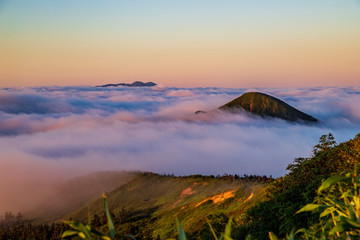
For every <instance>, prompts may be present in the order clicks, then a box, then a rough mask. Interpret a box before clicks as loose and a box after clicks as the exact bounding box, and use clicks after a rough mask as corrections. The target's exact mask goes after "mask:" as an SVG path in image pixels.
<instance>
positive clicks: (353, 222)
mask: <svg viewBox="0 0 360 240" xmlns="http://www.w3.org/2000/svg"><path fill="white" fill-rule="evenodd" d="M344 221H346V222H347V223H348V224H350V225H351V226H352V227H354V228H357V229H360V223H358V222H357V221H354V220H351V219H348V218H345V219H344Z"/></svg>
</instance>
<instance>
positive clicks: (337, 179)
mask: <svg viewBox="0 0 360 240" xmlns="http://www.w3.org/2000/svg"><path fill="white" fill-rule="evenodd" d="M349 179H350V178H349V177H342V176H332V177H329V178H327V179H326V180H325V181H323V182H322V184H321V186H320V187H319V189H318V193H321V192H322V191H324V190H326V189H328V188H330V187H331V186H333V185H334V184H336V183H338V182H341V181H344V180H349Z"/></svg>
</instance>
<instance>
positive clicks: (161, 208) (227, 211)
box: [69, 173, 271, 239]
mask: <svg viewBox="0 0 360 240" xmlns="http://www.w3.org/2000/svg"><path fill="white" fill-rule="evenodd" d="M260 178H262V177H260ZM270 180H271V179H268V178H262V179H260V181H257V180H255V178H254V179H252V180H250V179H249V178H246V179H240V178H238V177H234V176H227V177H222V178H215V177H211V176H210V177H204V176H198V175H196V176H188V177H171V176H161V175H157V174H153V173H143V174H139V175H138V176H137V177H135V178H134V179H133V180H131V181H129V182H128V183H127V184H125V185H123V186H121V187H119V188H117V189H116V190H114V191H112V192H109V193H108V194H107V195H108V203H109V208H110V209H111V211H112V212H113V214H114V215H115V222H116V226H117V227H118V232H120V233H122V234H129V233H131V234H133V235H134V236H136V237H137V238H139V239H143V238H148V237H149V236H152V237H154V238H155V237H157V236H160V237H161V239H165V238H169V237H174V236H176V227H175V223H176V219H179V220H180V221H181V222H182V223H183V227H184V229H185V231H187V232H188V233H189V236H191V235H194V236H198V235H200V234H201V231H203V229H204V226H205V225H207V223H206V217H209V218H211V216H209V215H214V214H215V215H221V216H222V217H223V219H226V221H227V218H228V217H230V216H235V218H236V221H242V219H241V216H242V214H243V213H244V212H245V211H246V209H248V208H249V207H251V206H253V205H254V204H255V203H256V202H258V201H259V200H260V199H262V198H263V195H262V193H263V191H264V188H265V185H266V183H264V182H266V181H270ZM261 181H264V182H261ZM89 214H90V216H93V219H95V218H97V216H95V214H96V215H98V216H100V217H101V216H103V214H104V208H103V203H102V200H101V199H100V198H99V199H98V200H96V201H94V202H92V203H91V204H89V205H87V206H84V207H83V208H81V209H79V210H77V211H75V212H73V213H72V214H70V215H69V217H71V218H73V219H77V220H82V221H84V220H86V219H88V216H89ZM226 221H225V223H226Z"/></svg>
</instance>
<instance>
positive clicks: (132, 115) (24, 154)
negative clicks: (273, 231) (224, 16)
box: [0, 86, 360, 211]
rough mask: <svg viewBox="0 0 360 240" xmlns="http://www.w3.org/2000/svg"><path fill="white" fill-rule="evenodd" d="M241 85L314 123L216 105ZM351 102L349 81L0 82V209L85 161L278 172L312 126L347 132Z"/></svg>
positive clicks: (84, 168)
mask: <svg viewBox="0 0 360 240" xmlns="http://www.w3.org/2000/svg"><path fill="white" fill-rule="evenodd" d="M249 91H261V92H264V93H267V94H270V95H273V96H275V97H278V98H280V99H282V100H284V101H285V102H287V103H289V104H290V105H292V106H294V107H296V108H298V109H299V110H301V111H303V112H305V113H308V114H310V115H312V116H314V117H316V118H318V119H320V120H321V121H322V124H320V125H307V126H305V125H299V124H291V123H288V122H285V121H282V120H277V119H272V120H269V119H266V120H265V119H262V118H254V117H252V116H249V115H248V114H235V115H234V114H225V113H222V112H219V111H216V110H215V109H216V108H217V107H219V106H221V105H223V104H224V103H226V102H228V101H230V100H232V99H234V98H236V97H238V96H240V95H241V94H242V93H245V92H249ZM359 103H360V88H355V87H350V88H308V89H264V88H262V89H225V88H190V89H179V88H166V87H164V86H160V87H154V88H128V87H117V88H93V87H41V88H40V87H39V88H17V89H1V90H0V156H1V159H0V169H1V174H0V192H1V193H4V194H2V195H3V196H7V197H6V199H5V198H3V199H0V205H1V206H2V208H0V211H2V210H4V209H14V208H18V206H19V204H17V202H20V201H19V199H20V196H21V194H29V192H31V191H32V192H35V193H39V192H40V191H43V189H46V187H48V186H50V185H51V184H55V183H58V182H61V181H63V180H64V179H68V178H69V177H73V176H76V175H81V174H85V173H88V172H92V171H102V170H141V171H154V172H158V173H174V174H179V175H188V174H223V173H237V174H245V173H246V174H266V175H273V176H281V175H283V174H285V173H286V171H285V169H286V166H287V165H288V164H289V163H290V162H292V160H293V159H294V158H296V157H307V156H309V155H310V154H311V150H312V147H313V146H314V145H315V144H316V143H317V141H318V139H319V137H320V136H321V135H323V134H327V133H329V132H332V133H333V134H334V136H335V138H336V140H337V141H338V142H341V141H345V140H348V139H350V138H352V137H354V136H355V135H356V134H357V133H358V130H359V129H360V128H359V127H360V108H359V107H358V104H359ZM197 110H204V111H208V113H207V114H194V112H195V111H197ZM34 186H36V187H34ZM38 196H39V195H38ZM34 202H36V200H34ZM28 207H31V201H30V203H29V206H28Z"/></svg>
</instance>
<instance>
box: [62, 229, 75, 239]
mask: <svg viewBox="0 0 360 240" xmlns="http://www.w3.org/2000/svg"><path fill="white" fill-rule="evenodd" d="M78 233H79V232H78V231H74V230H67V231H65V232H64V233H63V234H62V235H61V238H66V237H71V236H74V235H77V234H78Z"/></svg>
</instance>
